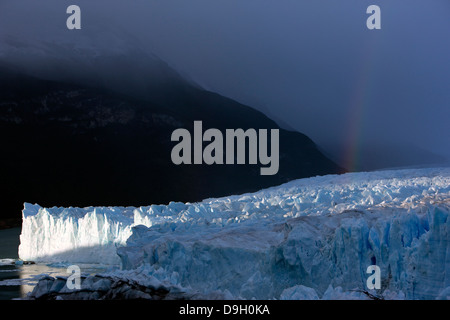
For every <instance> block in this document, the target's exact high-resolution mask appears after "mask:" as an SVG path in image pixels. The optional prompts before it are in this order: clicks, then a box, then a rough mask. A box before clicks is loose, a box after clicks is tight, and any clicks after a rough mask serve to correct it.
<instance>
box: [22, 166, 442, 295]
mask: <svg viewBox="0 0 450 320" xmlns="http://www.w3.org/2000/svg"><path fill="white" fill-rule="evenodd" d="M449 204H450V168H434V169H410V170H391V171H378V172H369V173H348V174H343V175H329V176H321V177H314V178H308V179H300V180H296V181H292V182H289V183H286V184H284V185H281V186H278V187H273V188H269V189H265V190H261V191H259V192H255V193H249V194H243V195H234V196H229V197H223V198H217V199H206V200H204V201H202V202H198V203H179V202H171V203H170V204H168V205H151V206H147V207H139V208H132V207H126V208H119V207H90V208H56V207H55V208H42V207H40V206H38V205H31V204H25V207H24V210H23V227H22V234H21V244H20V247H19V256H20V257H21V258H22V259H24V260H37V261H58V262H59V261H66V262H72V263H77V262H78V263H82V262H89V263H106V264H108V263H110V264H114V263H119V262H121V265H122V268H123V269H124V270H130V271H132V270H137V269H139V270H145V272H146V274H148V276H149V277H157V278H159V279H162V278H164V279H165V281H169V282H171V283H172V284H174V285H179V286H181V287H185V288H189V290H195V291H198V292H202V293H208V292H213V291H217V290H219V291H221V292H226V293H227V294H228V295H231V296H234V297H242V298H252V297H255V298H261V299H266V298H269V299H270V298H276V299H278V298H281V299H289V298H293V299H295V298H299V297H306V298H307V297H309V298H312V297H314V298H316V297H319V298H320V297H322V298H326V297H335V296H336V295H341V293H342V292H341V291H342V290H343V291H345V292H347V294H348V296H351V297H355V296H357V297H360V296H361V294H360V293H361V291H363V290H364V289H367V287H366V283H365V281H366V279H367V277H368V274H366V269H367V267H368V266H369V265H372V264H376V265H378V266H379V267H380V269H381V276H382V289H381V292H383V293H384V295H385V296H391V297H404V298H408V299H409V298H414V299H415V298H419V299H420V298H437V297H438V296H439V295H440V294H441V296H442V293H445V292H448V291H449V288H450V246H449V239H450V219H448V215H449ZM349 292H350V293H349ZM378 293H380V292H378Z"/></svg>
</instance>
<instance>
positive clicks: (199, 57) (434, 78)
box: [0, 0, 450, 155]
mask: <svg viewBox="0 0 450 320" xmlns="http://www.w3.org/2000/svg"><path fill="white" fill-rule="evenodd" d="M71 4H77V5H79V6H80V7H81V10H82V30H76V31H68V30H67V29H66V19H67V17H68V15H67V14H66V12H65V11H66V8H67V6H69V5H71ZM371 4H376V5H379V6H380V8H381V26H382V29H381V30H368V29H367V28H366V19H367V18H368V16H369V15H368V14H366V9H367V7H368V6H369V5H371ZM449 17H450V1H448V0H429V1H423V0H395V1H393V0H370V1H367V0H133V1H119V0H108V1H107V0H95V1H93V0H83V1H82V0H75V1H65V0H39V1H36V0H34V1H31V0H26V1H25V0H1V2H0V41H1V40H2V39H5V36H9V37H10V39H11V37H12V38H17V39H19V38H20V39H22V40H23V41H28V40H29V41H34V42H35V43H36V42H39V41H41V39H51V38H52V37H53V36H55V39H56V37H57V36H56V35H58V36H61V34H63V35H64V37H65V39H66V41H71V39H72V37H73V39H74V41H75V39H77V36H76V35H75V33H77V32H78V33H82V34H84V35H95V34H98V33H99V32H100V31H103V30H104V31H105V33H107V32H109V30H122V31H123V32H124V34H127V33H128V34H130V35H133V37H134V38H135V39H134V40H133V41H137V42H136V43H140V45H141V46H142V47H143V48H144V49H145V50H146V51H149V52H153V53H155V54H156V55H158V56H159V57H160V58H161V59H162V60H165V61H166V62H168V63H169V64H170V65H171V66H172V67H174V68H175V69H176V70H178V71H179V72H181V73H182V74H184V75H187V76H189V77H190V78H192V79H193V80H194V81H196V82H197V83H199V84H200V85H202V86H204V87H205V88H206V89H209V90H212V91H215V92H218V93H220V94H223V95H225V96H228V97H231V98H234V99H236V100H238V101H240V102H243V103H246V104H249V105H251V106H252V107H254V108H257V109H260V110H262V111H264V112H266V113H267V114H269V115H271V116H273V117H275V118H276V119H277V120H279V121H280V122H283V123H286V124H287V125H289V126H290V127H292V128H294V129H296V130H298V131H300V132H303V133H305V134H307V135H309V136H310V137H311V138H312V139H313V140H314V141H316V142H317V143H319V145H322V146H325V147H326V146H327V145H330V144H335V143H341V144H348V143H360V144H364V143H366V142H369V141H373V140H375V141H381V142H383V141H391V142H401V143H407V144H413V145H416V146H420V147H422V148H426V149H428V150H430V151H433V152H436V153H440V154H447V155H450V130H449V121H450V18H449ZM122 31H121V32H122ZM113 32H115V31H113ZM111 46H112V47H113V46H114V44H111ZM111 49H113V48H111Z"/></svg>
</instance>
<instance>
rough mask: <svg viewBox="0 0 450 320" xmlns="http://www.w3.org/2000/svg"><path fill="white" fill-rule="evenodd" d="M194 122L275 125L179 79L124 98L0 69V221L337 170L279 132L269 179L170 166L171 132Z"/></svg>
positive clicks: (195, 197) (198, 195)
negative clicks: (26, 209)
mask: <svg viewBox="0 0 450 320" xmlns="http://www.w3.org/2000/svg"><path fill="white" fill-rule="evenodd" d="M152 92H153V93H152ZM136 97H138V98H136ZM194 120H202V121H203V130H206V129H207V128H218V129H221V130H223V132H225V129H234V128H243V129H247V128H254V129H259V128H264V129H270V128H279V127H278V126H277V125H276V123H275V122H274V121H272V120H270V119H269V118H267V117H266V116H264V115H263V114H262V113H260V112H258V111H256V110H254V109H251V108H249V107H247V106H244V105H242V104H239V103H237V102H235V101H233V100H231V99H228V98H225V97H222V96H220V95H218V94H215V93H212V92H208V91H204V90H202V89H199V88H197V87H194V86H192V85H189V84H188V83H185V82H182V81H180V82H173V83H166V84H164V85H161V86H159V87H158V88H157V90H155V88H153V91H151V90H149V94H147V95H146V96H139V95H136V96H134V97H132V96H130V95H125V94H118V93H116V92H113V91H111V90H107V89H99V88H93V87H90V86H82V85H80V84H70V83H63V82H58V81H48V80H42V79H38V78H33V77H30V76H26V75H23V74H18V73H15V72H12V71H10V70H8V69H5V68H2V69H1V70H0V146H1V150H2V155H1V160H0V177H1V183H0V194H1V195H2V199H3V208H2V217H7V216H15V217H20V210H21V209H22V205H23V202H25V201H26V202H32V203H35V202H36V203H39V204H41V205H43V206H81V207H84V206H90V205H105V206H112V205H114V206H128V205H132V206H139V205H149V204H154V203H168V202H169V201H185V202H186V201H189V202H194V201H199V200H202V199H204V198H208V197H218V196H225V195H229V194H239V193H244V192H250V191H256V190H259V189H262V188H265V187H269V186H273V185H278V184H281V183H284V182H287V181H289V180H292V179H296V178H303V177H309V176H315V175H324V174H329V173H337V172H340V171H341V169H340V168H339V167H338V166H337V165H335V164H334V163H333V162H332V161H330V160H329V159H327V158H326V157H324V156H323V155H322V154H321V153H320V152H319V151H318V149H317V147H316V146H315V144H314V143H313V142H312V141H311V140H310V139H309V138H308V137H307V136H305V135H303V134H301V133H297V132H290V131H286V130H282V129H280V168H279V172H278V174H276V175H273V176H261V175H260V167H261V164H257V165H211V166H208V165H180V166H176V165H174V164H173V163H172V161H171V158H170V154H171V150H172V148H173V146H174V145H175V144H176V143H175V142H171V141H170V137H171V133H172V132H173V130H175V129H177V128H186V129H188V130H189V131H190V132H191V133H192V132H193V121H194Z"/></svg>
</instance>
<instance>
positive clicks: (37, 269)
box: [0, 228, 106, 300]
mask: <svg viewBox="0 0 450 320" xmlns="http://www.w3.org/2000/svg"><path fill="white" fill-rule="evenodd" d="M20 232H21V228H12V229H5V230H0V300H11V299H17V298H24V297H26V295H27V293H28V292H31V291H32V290H33V288H34V286H35V285H36V283H37V281H38V279H39V278H40V277H41V276H42V275H43V274H47V275H50V276H52V277H56V276H65V277H67V276H69V275H70V274H69V273H67V267H68V264H63V263H61V264H54V263H53V264H45V263H36V264H30V265H16V264H15V263H14V262H15V261H17V259H18V258H19V255H18V248H19V244H20ZM79 267H80V269H81V271H82V273H83V274H93V273H99V272H102V271H105V270H106V268H105V266H98V265H79Z"/></svg>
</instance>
